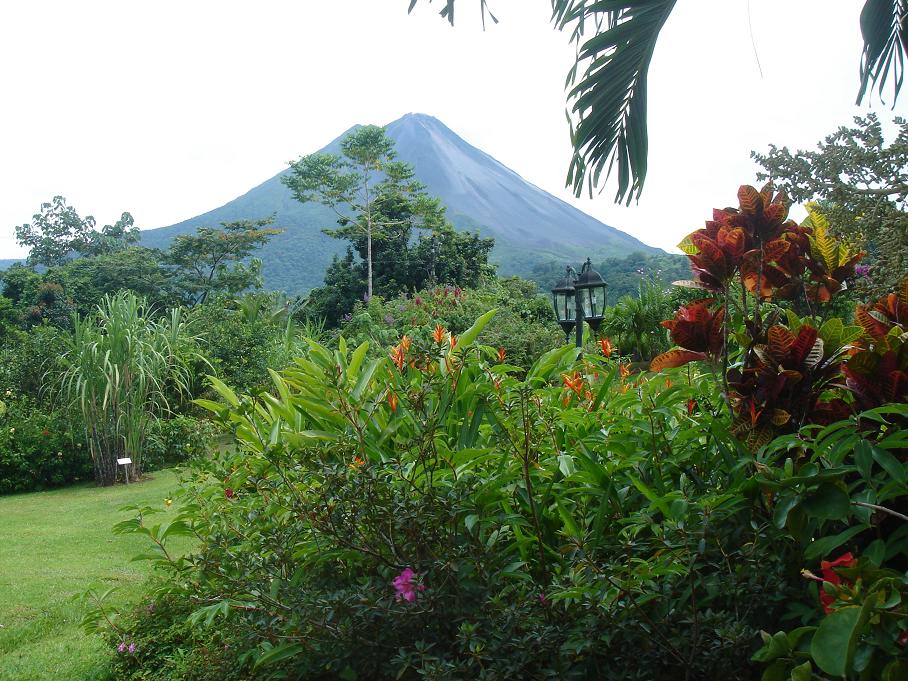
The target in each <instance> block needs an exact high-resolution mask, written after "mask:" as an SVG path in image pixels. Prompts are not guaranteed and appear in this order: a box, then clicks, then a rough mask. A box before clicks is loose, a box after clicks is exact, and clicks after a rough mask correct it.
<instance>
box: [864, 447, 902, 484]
mask: <svg viewBox="0 0 908 681" xmlns="http://www.w3.org/2000/svg"><path fill="white" fill-rule="evenodd" d="M870 451H871V453H872V454H873V459H874V461H876V462H877V463H878V464H880V466H882V467H883V470H884V471H886V472H887V473H889V475H891V476H892V478H893V479H894V480H895V481H896V482H898V483H901V484H903V485H904V484H905V483H906V482H908V476H906V475H905V466H904V465H903V464H902V463H901V462H900V461H899V460H898V459H896V458H895V457H894V456H893V455H892V454H890V453H889V452H887V451H886V450H885V449H880V448H879V447H871V448H870Z"/></svg>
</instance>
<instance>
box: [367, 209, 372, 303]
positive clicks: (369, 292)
mask: <svg viewBox="0 0 908 681" xmlns="http://www.w3.org/2000/svg"><path fill="white" fill-rule="evenodd" d="M370 300H372V221H371V220H369V221H367V222H366V302H367V303H368V302H369V301H370Z"/></svg>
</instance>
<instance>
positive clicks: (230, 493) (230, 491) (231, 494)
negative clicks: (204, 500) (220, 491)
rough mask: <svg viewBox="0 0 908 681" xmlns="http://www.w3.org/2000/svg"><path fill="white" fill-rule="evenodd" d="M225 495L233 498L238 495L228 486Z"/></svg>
mask: <svg viewBox="0 0 908 681" xmlns="http://www.w3.org/2000/svg"><path fill="white" fill-rule="evenodd" d="M224 496H225V497H227V498H228V499H233V498H234V497H235V496H236V492H234V491H233V490H232V489H230V488H229V487H228V488H227V489H225V490H224Z"/></svg>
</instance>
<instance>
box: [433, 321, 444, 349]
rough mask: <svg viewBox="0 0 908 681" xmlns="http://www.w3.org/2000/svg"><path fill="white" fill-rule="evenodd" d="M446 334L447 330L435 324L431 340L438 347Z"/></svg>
mask: <svg viewBox="0 0 908 681" xmlns="http://www.w3.org/2000/svg"><path fill="white" fill-rule="evenodd" d="M447 332H448V330H447V329H445V327H443V326H442V325H441V324H436V325H435V330H434V331H433V332H432V339H433V340H434V341H435V342H436V343H438V344H439V345H440V344H441V342H442V341H443V340H444V339H445V334H446V333H447Z"/></svg>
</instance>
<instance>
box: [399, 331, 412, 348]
mask: <svg viewBox="0 0 908 681" xmlns="http://www.w3.org/2000/svg"><path fill="white" fill-rule="evenodd" d="M400 347H401V348H403V351H404V352H409V351H410V337H409V336H408V335H406V334H404V337H403V338H401V339H400Z"/></svg>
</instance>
